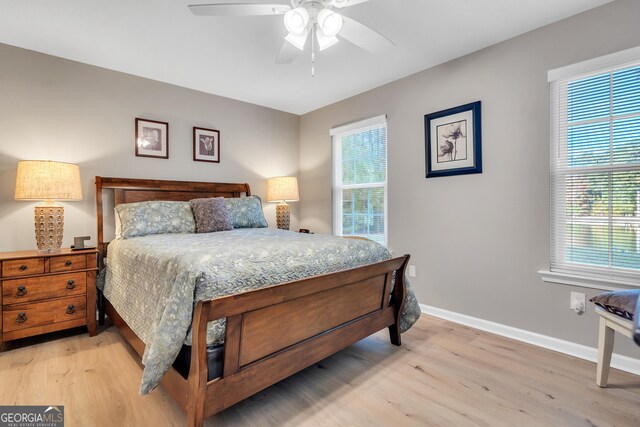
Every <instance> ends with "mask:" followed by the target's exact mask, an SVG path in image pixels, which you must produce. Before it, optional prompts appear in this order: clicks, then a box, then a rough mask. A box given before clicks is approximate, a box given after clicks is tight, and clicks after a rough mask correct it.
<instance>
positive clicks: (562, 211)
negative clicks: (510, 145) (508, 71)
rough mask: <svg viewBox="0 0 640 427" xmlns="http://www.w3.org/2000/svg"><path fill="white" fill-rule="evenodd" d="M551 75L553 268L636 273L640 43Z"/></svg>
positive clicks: (622, 275) (613, 275)
mask: <svg viewBox="0 0 640 427" xmlns="http://www.w3.org/2000/svg"><path fill="white" fill-rule="evenodd" d="M549 80H550V81H551V120H552V135H551V136H552V138H551V139H552V145H551V232H552V234H551V246H552V247H551V270H552V271H555V272H559V273H573V274H579V275H585V276H590V277H595V278H601V279H613V280H622V281H628V279H637V278H640V49H632V50H629V51H624V52H620V53H618V54H614V55H609V56H606V57H603V58H598V59H596V60H593V61H587V62H585V63H580V64H576V65H573V66H569V67H565V68H563V69H559V70H553V71H550V72H549Z"/></svg>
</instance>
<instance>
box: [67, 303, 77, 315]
mask: <svg viewBox="0 0 640 427" xmlns="http://www.w3.org/2000/svg"><path fill="white" fill-rule="evenodd" d="M75 312H76V306H75V305H73V304H69V305H68V306H67V314H73V313H75Z"/></svg>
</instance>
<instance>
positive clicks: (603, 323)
mask: <svg viewBox="0 0 640 427" xmlns="http://www.w3.org/2000/svg"><path fill="white" fill-rule="evenodd" d="M637 312H638V311H636V313H637ZM596 313H597V314H598V315H599V316H600V333H599V335H598V372H597V374H596V384H597V385H598V386H600V387H606V386H607V379H608V378H609V367H610V366H611V353H612V352H613V339H614V331H616V332H619V333H621V334H622V335H624V336H625V337H629V338H634V330H635V326H634V322H633V321H631V320H628V319H625V318H623V317H620V316H617V315H615V314H613V313H609V312H608V311H607V310H605V309H604V308H602V307H599V306H596ZM636 317H637V316H636Z"/></svg>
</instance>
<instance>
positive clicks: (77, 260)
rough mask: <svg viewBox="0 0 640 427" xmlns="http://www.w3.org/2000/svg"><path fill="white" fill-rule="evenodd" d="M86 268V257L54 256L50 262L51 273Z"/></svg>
mask: <svg viewBox="0 0 640 427" xmlns="http://www.w3.org/2000/svg"><path fill="white" fill-rule="evenodd" d="M85 268H87V256H86V255H67V256H54V257H51V259H50V260H49V271H50V272H51V273H57V272H60V271H70V270H84V269H85Z"/></svg>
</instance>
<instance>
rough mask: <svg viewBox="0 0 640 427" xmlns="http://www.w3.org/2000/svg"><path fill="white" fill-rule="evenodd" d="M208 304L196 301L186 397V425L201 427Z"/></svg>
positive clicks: (205, 369) (205, 384)
mask: <svg viewBox="0 0 640 427" xmlns="http://www.w3.org/2000/svg"><path fill="white" fill-rule="evenodd" d="M210 304H211V303H210V302H208V301H198V303H197V304H196V308H195V310H194V312H193V323H192V326H191V336H192V347H191V367H190V369H189V378H188V380H187V381H188V383H189V386H188V387H189V388H188V390H189V395H188V396H187V425H188V426H189V427H202V423H203V420H204V398H205V390H206V388H207V319H208V318H209V307H210Z"/></svg>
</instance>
